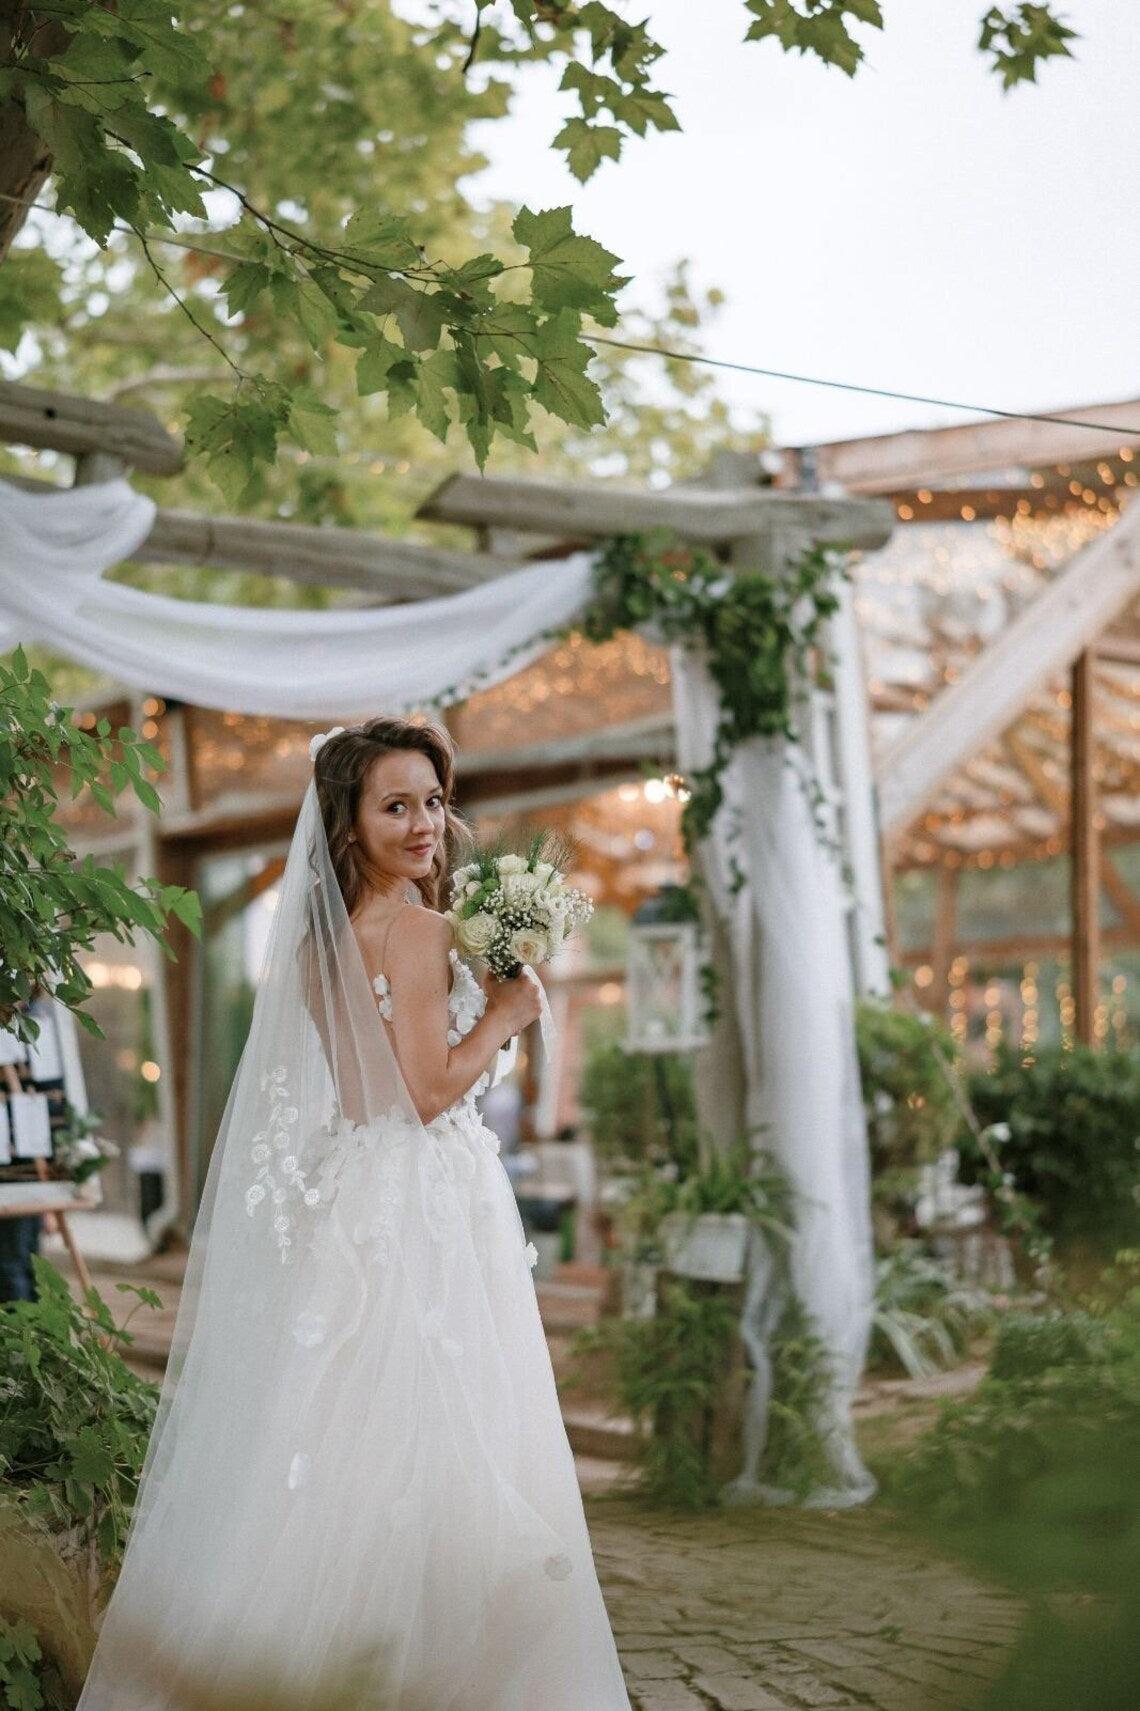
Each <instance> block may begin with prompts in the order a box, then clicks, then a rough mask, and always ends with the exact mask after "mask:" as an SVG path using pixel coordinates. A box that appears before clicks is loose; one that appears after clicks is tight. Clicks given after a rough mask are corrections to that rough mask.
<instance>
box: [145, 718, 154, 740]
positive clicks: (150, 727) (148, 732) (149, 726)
mask: <svg viewBox="0 0 1140 1711" xmlns="http://www.w3.org/2000/svg"><path fill="white" fill-rule="evenodd" d="M142 734H143V736H144V737H146V738H147V739H148V740H149V738H151V737H157V735H158V721H157V720H156V719H144V721H143V728H142Z"/></svg>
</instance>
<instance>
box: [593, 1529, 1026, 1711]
mask: <svg viewBox="0 0 1140 1711" xmlns="http://www.w3.org/2000/svg"><path fill="white" fill-rule="evenodd" d="M588 1513H589V1522H590V1534H591V1538H592V1539H593V1543H594V1551H595V1556H596V1560H597V1564H598V1571H599V1575H600V1577H601V1581H602V1586H603V1590H604V1593H605V1598H606V1605H607V1608H608V1610H609V1613H610V1619H611V1622H612V1624H613V1628H614V1634H615V1636H616V1639H617V1643H618V1649H619V1651H620V1653H621V1658H622V1663H623V1666H624V1668H625V1671H626V1678H627V1681H628V1683H629V1691H630V1699H631V1701H632V1703H633V1706H634V1707H635V1711H713V1708H715V1711H803V1708H810V1707H813V1706H820V1707H825V1708H826V1711H841V1708H843V1707H863V1708H870V1711H975V1707H977V1706H979V1705H980V1704H981V1703H982V1701H983V1699H984V1697H985V1692H986V1687H987V1684H988V1683H989V1682H990V1681H992V1680H993V1679H994V1678H995V1677H996V1676H997V1675H998V1674H999V1673H1000V1670H1001V1667H1002V1662H1003V1658H1004V1655H1005V1653H1006V1652H1007V1651H1008V1650H1009V1648H1010V1647H1011V1645H1012V1643H1013V1641H1014V1640H1015V1638H1016V1636H1017V1633H1018V1630H1019V1628H1020V1625H1021V1620H1022V1610H1021V1606H1020V1605H1019V1604H1018V1603H1017V1601H1016V1600H1014V1599H1013V1598H1011V1597H1008V1596H1006V1595H1003V1594H1002V1593H1001V1592H1000V1591H998V1590H994V1589H992V1588H987V1587H983V1586H981V1585H979V1584H977V1583H976V1582H974V1581H972V1580H971V1579H970V1578H969V1576H968V1575H966V1574H965V1573H964V1572H962V1571H961V1570H960V1569H959V1568H957V1567H956V1566H954V1565H952V1564H948V1563H943V1562H939V1561H936V1560H932V1559H931V1556H930V1554H929V1553H928V1552H926V1551H925V1550H923V1549H921V1548H920V1547H918V1546H916V1545H915V1544H914V1543H913V1542H912V1541H910V1540H902V1539H900V1537H899V1536H898V1534H897V1533H895V1532H894V1531H892V1528H891V1525H890V1521H889V1518H888V1517H886V1516H885V1515H884V1513H883V1512H882V1511H881V1510H877V1509H870V1510H866V1509H862V1510H855V1511H851V1512H847V1513H843V1514H831V1513H818V1514H817V1513H813V1512H809V1511H802V1510H801V1511H792V1510H773V1509H767V1510H763V1509H761V1510H741V1509H727V1510H722V1511H717V1512H713V1513H711V1514H706V1515H697V1516H694V1515H681V1514H677V1515H672V1516H669V1515H663V1514H662V1513H661V1512H660V1511H652V1510H649V1509H648V1508H646V1507H644V1506H643V1505H642V1504H641V1503H639V1502H638V1501H637V1500H636V1499H634V1498H630V1497H603V1498H593V1499H589V1500H588ZM583 1711H587V1708H586V1707H583Z"/></svg>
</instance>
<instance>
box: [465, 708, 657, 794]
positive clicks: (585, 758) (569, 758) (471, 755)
mask: <svg viewBox="0 0 1140 1711" xmlns="http://www.w3.org/2000/svg"><path fill="white" fill-rule="evenodd" d="M675 753H676V734H675V726H674V720H673V714H672V713H671V712H667V713H647V714H646V715H645V716H644V717H643V718H640V719H629V720H627V721H626V722H625V723H624V724H622V725H603V726H601V727H600V728H595V729H593V730H590V731H581V732H579V733H578V734H577V735H575V736H572V737H562V738H556V739H555V740H554V741H553V742H544V743H526V744H524V745H521V746H520V747H518V748H500V749H460V751H459V754H458V755H457V756H456V768H455V770H456V774H457V776H458V777H460V778H470V777H472V776H475V777H479V776H481V775H483V774H487V775H490V776H492V777H494V776H497V775H498V774H499V773H502V772H529V771H531V770H533V769H535V768H539V767H547V768H549V767H556V766H566V765H570V764H572V763H574V762H578V763H586V762H589V761H594V760H639V759H646V760H652V759H655V758H657V757H660V759H661V761H662V763H663V764H669V765H672V764H674V759H675Z"/></svg>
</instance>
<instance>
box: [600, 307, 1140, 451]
mask: <svg viewBox="0 0 1140 1711" xmlns="http://www.w3.org/2000/svg"><path fill="white" fill-rule="evenodd" d="M589 338H590V343H591V344H594V345H609V346H610V347H611V348H612V349H613V350H619V351H632V352H634V353H636V354H640V355H641V356H663V357H668V358H669V360H670V361H671V362H695V363H700V364H701V365H702V366H703V367H705V368H728V369H732V370H733V371H734V372H735V373H737V374H762V375H764V376H765V377H766V378H767V379H769V380H798V381H799V382H800V383H801V384H802V385H804V386H830V387H832V388H834V389H835V390H836V391H839V392H863V393H868V394H870V395H871V396H872V397H875V398H901V399H902V400H903V401H904V402H905V403H908V404H937V405H940V406H941V407H942V408H943V409H946V410H972V411H974V412H976V414H977V415H979V416H1005V417H1006V418H1007V419H1009V420H1010V421H1014V422H1054V423H1056V424H1057V425H1058V426H1059V427H1062V428H1091V429H1093V430H1094V432H1096V433H1101V434H1123V435H1125V436H1126V437H1135V438H1138V439H1140V428H1122V427H1120V426H1118V424H1117V423H1115V422H1078V421H1077V420H1076V418H1075V417H1074V416H1043V415H1039V414H1038V413H1036V412H1035V411H1033V410H998V409H996V408H995V407H994V406H993V405H992V404H962V403H960V402H959V401H958V400H957V399H955V398H928V397H926V395H925V394H924V393H921V392H892V391H890V390H889V389H888V388H887V387H885V386H857V385H856V384H855V382H854V381H852V380H821V379H820V378H819V376H818V375H815V374H789V373H787V372H786V371H785V370H783V369H779V368H760V367H758V366H757V365H756V364H754V363H750V362H731V361H730V360H729V359H728V358H727V357H718V356H702V355H700V354H699V353H697V352H695V351H671V350H666V349H665V348H664V347H663V346H661V345H639V344H633V343H631V342H630V341H628V340H626V339H606V338H602V337H600V336H599V335H598V334H597V333H591V334H590V335H589Z"/></svg>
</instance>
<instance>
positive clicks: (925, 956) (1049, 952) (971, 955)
mask: <svg viewBox="0 0 1140 1711" xmlns="http://www.w3.org/2000/svg"><path fill="white" fill-rule="evenodd" d="M1101 942H1102V945H1103V948H1104V949H1105V950H1109V951H1117V950H1121V951H1123V950H1131V949H1133V947H1134V946H1135V943H1136V940H1135V938H1134V937H1133V935H1132V934H1131V933H1130V932H1128V931H1127V930H1126V929H1125V928H1124V927H1109V928H1108V929H1107V930H1106V931H1105V932H1104V933H1103V934H1102V936H1101ZM954 951H955V954H956V955H957V956H964V957H966V958H967V960H968V961H970V962H971V963H979V962H980V963H996V962H1006V963H1010V962H1029V961H1044V960H1047V959H1053V960H1056V961H1062V962H1063V961H1064V959H1065V958H1066V957H1067V956H1068V954H1069V939H1068V937H1067V936H1066V935H1065V934H1064V933H1011V934H1009V935H1008V936H1007V937H1005V938H1001V939H958V940H957V942H956V943H955V946H954ZM932 955H933V951H932V949H931V947H930V946H929V945H913V946H911V947H909V948H908V949H907V950H904V951H903V952H902V953H901V955H900V956H898V957H897V958H896V961H897V962H899V963H900V964H902V965H903V966H904V967H906V968H917V967H920V966H921V964H923V963H929V961H930V959H931V957H932Z"/></svg>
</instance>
